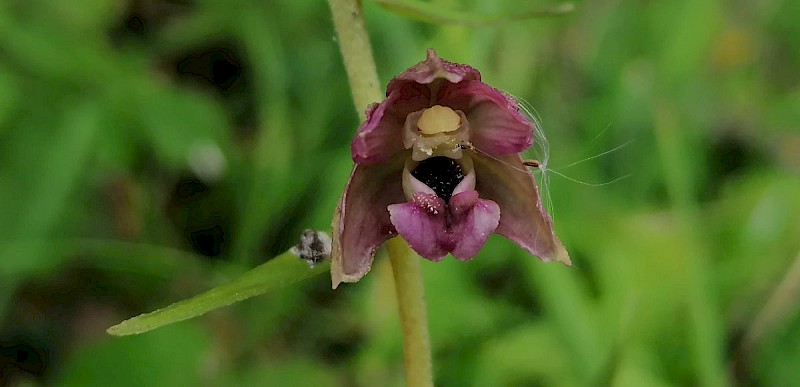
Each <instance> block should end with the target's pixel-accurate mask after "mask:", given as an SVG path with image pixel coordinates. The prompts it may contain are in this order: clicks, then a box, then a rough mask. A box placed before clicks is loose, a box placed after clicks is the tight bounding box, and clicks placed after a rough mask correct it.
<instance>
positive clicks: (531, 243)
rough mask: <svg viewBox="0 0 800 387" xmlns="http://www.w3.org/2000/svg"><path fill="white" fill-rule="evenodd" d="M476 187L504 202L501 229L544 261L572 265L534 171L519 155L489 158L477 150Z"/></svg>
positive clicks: (475, 159) (498, 231) (487, 195)
mask: <svg viewBox="0 0 800 387" xmlns="http://www.w3.org/2000/svg"><path fill="white" fill-rule="evenodd" d="M472 161H473V164H474V166H475V174H476V176H477V187H476V189H477V190H478V192H480V195H481V197H483V198H486V199H489V200H492V201H494V202H496V203H497V204H498V205H499V206H500V211H501V213H502V215H501V216H500V224H499V226H498V227H497V231H496V232H497V233H498V234H501V235H503V236H505V237H507V238H509V239H511V240H512V241H514V242H515V243H516V244H518V245H519V246H520V247H522V248H523V249H525V250H527V251H529V252H530V253H531V254H533V255H536V256H538V257H539V258H540V259H541V260H542V261H545V262H547V261H559V262H562V263H564V264H566V265H571V261H570V259H569V254H568V253H567V250H566V249H564V246H563V245H562V244H561V242H560V241H559V240H558V238H557V237H556V235H555V232H554V231H553V222H552V220H550V216H549V215H548V214H547V212H545V210H544V209H543V208H542V201H541V199H540V197H539V190H538V189H537V188H536V181H535V180H534V179H533V174H532V173H531V172H530V171H528V169H527V168H526V167H525V166H524V165H523V164H522V158H520V157H519V156H518V155H508V156H498V157H495V158H489V157H486V156H483V155H480V154H474V155H473V156H472Z"/></svg>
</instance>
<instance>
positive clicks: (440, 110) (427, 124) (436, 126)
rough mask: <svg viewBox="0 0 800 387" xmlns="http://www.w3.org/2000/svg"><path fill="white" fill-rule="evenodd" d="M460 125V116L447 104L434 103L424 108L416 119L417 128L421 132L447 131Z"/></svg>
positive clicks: (428, 133)
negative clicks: (417, 119)
mask: <svg viewBox="0 0 800 387" xmlns="http://www.w3.org/2000/svg"><path fill="white" fill-rule="evenodd" d="M459 126H461V118H460V117H459V116H458V114H456V112H454V111H453V109H450V108H449V107H447V106H441V105H434V106H432V107H430V108H427V109H425V110H424V111H423V112H422V115H421V116H420V117H419V121H417V128H419V131H420V133H422V134H427V135H431V134H437V133H447V132H452V131H455V130H456V129H458V127H459Z"/></svg>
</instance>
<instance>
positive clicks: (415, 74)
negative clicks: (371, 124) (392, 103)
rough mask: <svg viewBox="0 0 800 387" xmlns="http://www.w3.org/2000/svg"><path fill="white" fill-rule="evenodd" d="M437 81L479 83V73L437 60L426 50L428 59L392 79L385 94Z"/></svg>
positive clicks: (460, 65)
mask: <svg viewBox="0 0 800 387" xmlns="http://www.w3.org/2000/svg"><path fill="white" fill-rule="evenodd" d="M437 79H445V80H447V81H449V82H452V83H458V82H461V81H467V80H478V81H479V80H480V79H481V73H480V72H479V71H478V70H476V69H475V68H473V67H472V66H468V65H465V64H460V63H452V62H448V61H446V60H444V59H442V58H439V56H438V55H436V52H434V51H433V49H428V58H427V59H425V60H424V61H422V62H419V63H417V64H416V65H414V66H412V67H411V68H409V69H408V70H406V71H405V72H403V73H402V74H400V75H398V76H396V77H394V79H392V80H391V82H389V86H388V87H387V88H386V92H387V95H388V94H389V93H391V92H392V91H394V90H397V89H402V88H404V87H406V86H407V85H408V84H410V83H416V84H423V85H427V84H430V83H433V82H434V81H435V80H437Z"/></svg>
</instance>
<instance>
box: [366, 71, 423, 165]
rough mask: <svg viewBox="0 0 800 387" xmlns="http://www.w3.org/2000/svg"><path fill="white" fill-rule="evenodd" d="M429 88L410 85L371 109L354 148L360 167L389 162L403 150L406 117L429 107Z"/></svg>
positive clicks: (368, 110) (373, 105)
mask: <svg viewBox="0 0 800 387" xmlns="http://www.w3.org/2000/svg"><path fill="white" fill-rule="evenodd" d="M425 93H428V94H429V93H430V91H429V90H428V88H427V87H423V86H420V85H408V86H407V87H404V88H403V89H401V90H396V91H394V92H392V93H391V94H389V95H388V96H387V97H386V99H385V100H384V101H383V102H381V103H380V104H378V103H374V104H372V105H370V106H369V107H368V108H367V119H366V120H364V122H363V123H362V124H361V126H359V127H358V131H357V132H356V135H355V136H354V137H353V142H352V143H351V144H350V149H351V152H352V156H353V161H355V162H356V163H358V164H377V163H382V162H385V161H386V160H388V159H390V158H391V157H392V156H394V155H395V154H396V153H397V152H399V151H401V150H403V148H404V147H403V125H404V124H405V121H406V117H407V116H408V115H409V114H410V113H412V112H415V111H418V110H420V109H424V108H425V107H427V105H428V101H429V99H430V97H429V96H428V95H426V94H425Z"/></svg>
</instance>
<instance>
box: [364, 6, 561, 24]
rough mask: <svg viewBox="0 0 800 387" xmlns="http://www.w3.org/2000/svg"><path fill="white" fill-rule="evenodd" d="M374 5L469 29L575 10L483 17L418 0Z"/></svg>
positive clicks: (555, 7) (545, 10) (532, 11)
mask: <svg viewBox="0 0 800 387" xmlns="http://www.w3.org/2000/svg"><path fill="white" fill-rule="evenodd" d="M375 3H377V4H378V5H380V6H382V7H383V8H385V9H387V10H389V11H392V12H395V13H397V14H400V15H403V16H406V17H409V18H412V19H416V20H419V21H422V22H426V23H431V24H460V25H465V26H469V27H481V26H494V25H500V24H503V23H507V22H509V21H519V20H526V19H532V18H537V17H548V16H560V15H564V14H567V13H570V12H572V11H574V10H575V4H573V3H561V4H558V5H555V6H552V7H546V8H539V9H533V10H527V11H521V12H517V13H510V14H504V15H483V14H480V13H475V12H469V11H461V10H454V9H448V8H444V7H441V6H438V5H436V4H433V3H426V2H423V1H418V0H375Z"/></svg>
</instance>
